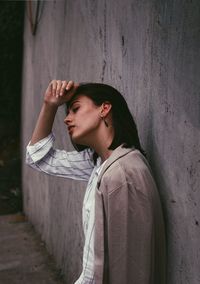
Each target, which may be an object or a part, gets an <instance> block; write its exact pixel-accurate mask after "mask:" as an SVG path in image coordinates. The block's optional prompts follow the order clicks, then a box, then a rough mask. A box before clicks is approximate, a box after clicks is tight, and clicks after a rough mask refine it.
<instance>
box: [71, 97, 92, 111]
mask: <svg viewBox="0 0 200 284" xmlns="http://www.w3.org/2000/svg"><path fill="white" fill-rule="evenodd" d="M75 103H81V104H82V103H87V104H89V103H90V104H94V103H93V101H92V100H91V99H90V98H89V97H87V96H85V95H84V94H79V95H76V96H75V97H74V98H72V99H71V100H70V102H69V103H68V104H67V109H68V110H70V109H71V108H72V106H73V105H74V104H75Z"/></svg>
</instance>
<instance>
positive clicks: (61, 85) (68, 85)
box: [44, 80, 78, 106]
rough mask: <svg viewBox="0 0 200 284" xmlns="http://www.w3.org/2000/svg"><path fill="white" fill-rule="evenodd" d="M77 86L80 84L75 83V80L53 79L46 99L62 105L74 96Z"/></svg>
mask: <svg viewBox="0 0 200 284" xmlns="http://www.w3.org/2000/svg"><path fill="white" fill-rule="evenodd" d="M77 87H78V84H75V83H74V81H61V80H52V81H51V82H50V84H49V86H48V87H47V89H46V92H45V94H44V101H45V102H46V103H49V104H51V105H55V106H60V105H62V104H64V103H66V102H68V101H69V100H70V99H71V98H72V96H73V95H74V92H75V90H76V88H77Z"/></svg>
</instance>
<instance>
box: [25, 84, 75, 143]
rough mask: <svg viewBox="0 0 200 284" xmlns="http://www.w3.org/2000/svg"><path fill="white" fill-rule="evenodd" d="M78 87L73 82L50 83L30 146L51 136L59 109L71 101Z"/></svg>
mask: <svg viewBox="0 0 200 284" xmlns="http://www.w3.org/2000/svg"><path fill="white" fill-rule="evenodd" d="M77 86H78V85H75V83H74V82H73V81H69V82H67V81H60V80H53V81H51V82H50V84H49V86H48V88H47V90H46V92H45V94H44V101H43V105H42V108H41V111H40V114H39V117H38V120H37V123H36V126H35V129H34V131H33V134H32V138H31V142H30V145H33V144H35V143H36V142H38V141H39V140H41V139H43V138H45V137H46V136H48V135H49V134H50V132H51V130H52V126H53V122H54V118H55V115H56V113H57V109H58V107H59V106H60V105H62V104H64V103H66V102H68V101H69V100H70V99H71V97H72V96H73V94H74V91H75V90H76V88H77Z"/></svg>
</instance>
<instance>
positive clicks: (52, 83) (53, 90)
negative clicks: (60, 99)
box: [51, 80, 57, 96]
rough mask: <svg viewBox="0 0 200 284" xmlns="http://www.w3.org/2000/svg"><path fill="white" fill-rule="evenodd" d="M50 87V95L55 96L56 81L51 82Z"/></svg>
mask: <svg viewBox="0 0 200 284" xmlns="http://www.w3.org/2000/svg"><path fill="white" fill-rule="evenodd" d="M51 86H52V95H53V96H56V86H57V83H56V80H53V81H52V82H51Z"/></svg>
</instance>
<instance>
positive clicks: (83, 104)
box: [64, 95, 101, 146]
mask: <svg viewBox="0 0 200 284" xmlns="http://www.w3.org/2000/svg"><path fill="white" fill-rule="evenodd" d="M100 114H101V106H96V105H95V104H94V102H93V101H92V100H91V99H90V98H88V97H87V96H84V95H79V96H77V97H76V98H75V99H74V100H73V101H72V103H71V105H70V106H69V108H68V114H67V116H66V118H65V120H64V123H65V124H66V125H67V127H68V132H69V135H70V136H71V139H72V141H73V142H74V143H76V144H81V145H86V146H90V145H91V144H93V142H94V141H95V137H96V134H97V132H98V129H99V126H100V124H101V116H100Z"/></svg>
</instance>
